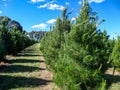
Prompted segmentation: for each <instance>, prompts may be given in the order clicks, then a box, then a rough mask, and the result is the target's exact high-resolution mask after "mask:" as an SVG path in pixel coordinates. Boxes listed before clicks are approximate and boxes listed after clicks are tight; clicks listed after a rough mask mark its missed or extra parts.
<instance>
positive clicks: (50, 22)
mask: <svg viewBox="0 0 120 90" xmlns="http://www.w3.org/2000/svg"><path fill="white" fill-rule="evenodd" d="M55 22H56V19H51V20H48V21H47V23H48V24H53V23H55Z"/></svg>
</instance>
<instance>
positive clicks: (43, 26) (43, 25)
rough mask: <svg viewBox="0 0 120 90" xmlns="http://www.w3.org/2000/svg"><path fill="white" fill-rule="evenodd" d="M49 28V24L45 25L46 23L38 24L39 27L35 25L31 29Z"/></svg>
mask: <svg viewBox="0 0 120 90" xmlns="http://www.w3.org/2000/svg"><path fill="white" fill-rule="evenodd" d="M46 27H47V24H44V23H40V24H37V25H33V26H32V27H31V28H42V29H44V28H46Z"/></svg>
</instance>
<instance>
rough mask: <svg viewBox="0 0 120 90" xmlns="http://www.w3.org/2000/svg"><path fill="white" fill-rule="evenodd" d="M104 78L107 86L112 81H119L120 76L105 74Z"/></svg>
mask: <svg viewBox="0 0 120 90" xmlns="http://www.w3.org/2000/svg"><path fill="white" fill-rule="evenodd" d="M105 79H106V80H107V88H109V87H110V86H111V85H112V83H118V82H120V76H117V75H116V76H115V75H111V74H105Z"/></svg>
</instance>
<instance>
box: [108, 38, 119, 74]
mask: <svg viewBox="0 0 120 90" xmlns="http://www.w3.org/2000/svg"><path fill="white" fill-rule="evenodd" d="M110 60H112V65H113V67H114V69H113V75H114V73H115V69H116V68H120V36H118V38H117V42H116V44H115V46H114V48H113V51H112V54H111V57H110Z"/></svg>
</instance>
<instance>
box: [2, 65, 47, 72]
mask: <svg viewBox="0 0 120 90" xmlns="http://www.w3.org/2000/svg"><path fill="white" fill-rule="evenodd" d="M35 70H45V69H44V68H38V67H33V66H23V65H5V66H1V67H0V73H1V72H2V73H17V72H33V71H35Z"/></svg>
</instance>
